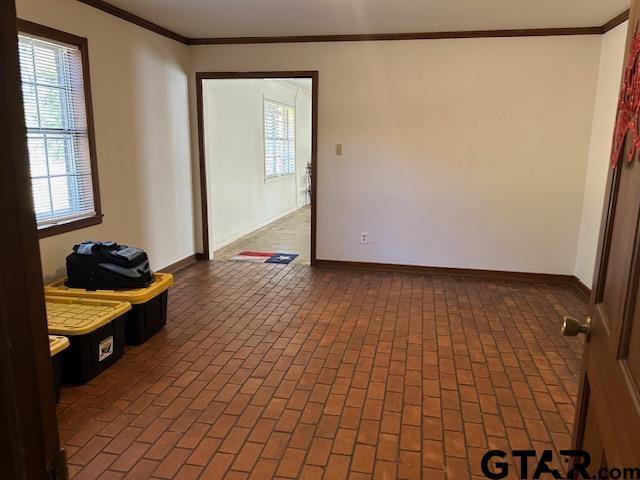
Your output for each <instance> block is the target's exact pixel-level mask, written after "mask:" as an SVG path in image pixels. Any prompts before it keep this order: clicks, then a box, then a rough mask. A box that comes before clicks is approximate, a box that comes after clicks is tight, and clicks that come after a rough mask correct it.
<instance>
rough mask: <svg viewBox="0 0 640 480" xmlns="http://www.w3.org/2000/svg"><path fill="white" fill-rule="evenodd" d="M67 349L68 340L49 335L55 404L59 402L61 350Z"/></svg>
mask: <svg viewBox="0 0 640 480" xmlns="http://www.w3.org/2000/svg"><path fill="white" fill-rule="evenodd" d="M67 348H69V339H68V338H67V337H61V336H59V335H49V353H50V354H51V368H52V369H53V389H54V395H55V397H56V402H57V401H59V400H60V368H61V365H62V355H60V354H61V353H62V351H63V350H66V349H67Z"/></svg>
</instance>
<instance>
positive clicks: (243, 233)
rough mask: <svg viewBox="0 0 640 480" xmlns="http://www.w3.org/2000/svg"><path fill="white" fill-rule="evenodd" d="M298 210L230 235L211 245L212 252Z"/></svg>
mask: <svg viewBox="0 0 640 480" xmlns="http://www.w3.org/2000/svg"><path fill="white" fill-rule="evenodd" d="M297 210H300V208H298V207H297V206H296V207H294V208H292V209H291V210H287V211H286V212H284V213H280V214H278V215H275V216H273V217H270V218H268V219H266V220H265V221H263V222H260V223H258V224H257V225H254V226H252V227H250V228H248V229H246V230H243V231H241V232H239V233H236V234H235V235H232V236H231V237H228V238H225V239H224V240H222V241H220V242H218V243H214V244H213V250H214V252H215V251H216V250H220V249H221V248H224V247H226V246H227V245H229V244H231V243H233V242H235V241H236V240H239V239H241V238H242V237H245V236H247V235H249V234H251V233H253V232H255V231H256V230H260V229H261V228H262V227H266V226H267V225H269V224H270V223H273V222H276V221H278V220H280V219H281V218H284V217H286V216H287V215H291V214H292V213H293V212H295V211H297Z"/></svg>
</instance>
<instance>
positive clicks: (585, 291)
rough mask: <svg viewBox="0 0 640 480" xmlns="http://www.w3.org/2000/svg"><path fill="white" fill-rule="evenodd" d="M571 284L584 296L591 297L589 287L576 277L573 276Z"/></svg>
mask: <svg viewBox="0 0 640 480" xmlns="http://www.w3.org/2000/svg"><path fill="white" fill-rule="evenodd" d="M573 286H574V287H576V289H577V290H578V291H579V292H580V293H582V294H583V295H584V296H585V297H587V298H589V299H590V298H591V289H590V288H589V287H587V286H586V285H585V284H584V283H582V281H581V280H580V279H579V278H578V277H573Z"/></svg>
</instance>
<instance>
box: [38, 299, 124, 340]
mask: <svg viewBox="0 0 640 480" xmlns="http://www.w3.org/2000/svg"><path fill="white" fill-rule="evenodd" d="M45 304H46V306H47V323H48V324H49V332H50V333H54V334H56V335H68V336H74V335H85V334H87V333H91V332H93V331H94V330H97V329H98V328H100V327H102V326H104V325H106V324H107V323H109V322H111V321H112V320H114V319H116V318H118V317H119V316H121V315H123V314H124V313H127V312H128V311H129V310H131V304H130V303H129V302H110V301H107V300H93V299H90V298H67V297H51V296H45Z"/></svg>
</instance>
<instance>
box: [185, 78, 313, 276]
mask: <svg viewBox="0 0 640 480" xmlns="http://www.w3.org/2000/svg"><path fill="white" fill-rule="evenodd" d="M242 78H310V79H311V85H312V88H311V252H310V255H311V265H315V264H316V239H317V235H318V234H317V203H318V202H317V197H316V195H317V191H318V165H317V164H318V88H319V79H318V72H317V71H274V72H196V102H197V105H196V110H197V114H198V154H199V155H198V157H199V159H198V162H199V172H200V203H201V211H202V242H203V244H202V249H203V253H202V254H201V255H202V256H204V257H205V258H206V259H207V260H208V259H209V257H210V253H211V252H209V207H208V195H207V167H206V161H205V156H206V152H205V145H204V113H203V106H202V82H203V80H221V79H242Z"/></svg>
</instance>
